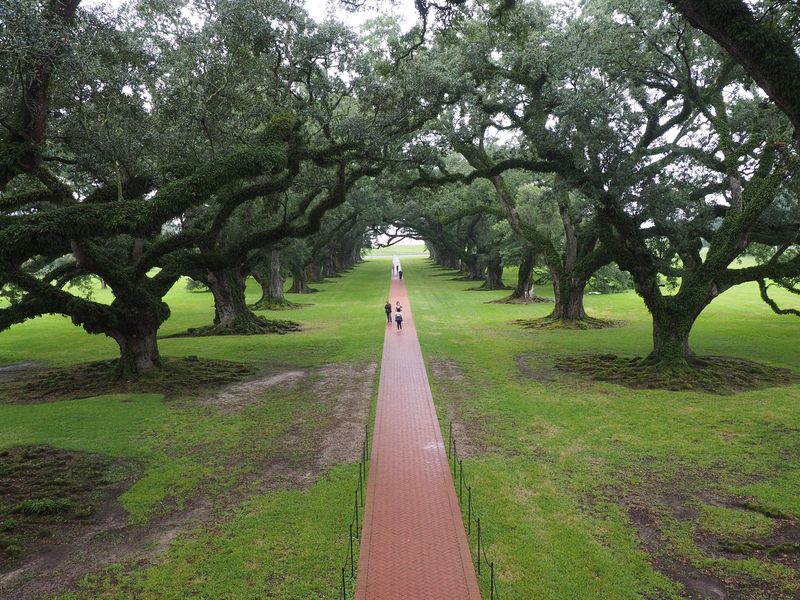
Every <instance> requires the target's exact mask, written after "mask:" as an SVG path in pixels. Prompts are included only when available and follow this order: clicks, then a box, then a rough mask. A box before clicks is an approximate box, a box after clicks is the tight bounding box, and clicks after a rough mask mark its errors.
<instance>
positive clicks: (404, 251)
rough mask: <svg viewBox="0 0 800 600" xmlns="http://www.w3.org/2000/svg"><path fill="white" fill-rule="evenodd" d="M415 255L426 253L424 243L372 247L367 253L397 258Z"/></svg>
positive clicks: (370, 255)
mask: <svg viewBox="0 0 800 600" xmlns="http://www.w3.org/2000/svg"><path fill="white" fill-rule="evenodd" d="M417 255H425V256H427V255H428V250H427V249H426V248H425V244H395V245H394V246H389V247H388V248H373V249H372V250H370V251H369V254H368V256H369V257H379V256H381V257H384V256H386V257H392V256H397V257H399V258H403V257H407V256H417Z"/></svg>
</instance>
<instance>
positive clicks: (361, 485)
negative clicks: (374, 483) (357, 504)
mask: <svg viewBox="0 0 800 600" xmlns="http://www.w3.org/2000/svg"><path fill="white" fill-rule="evenodd" d="M362 470H363V471H365V473H364V475H365V476H366V470H367V465H365V464H364V463H358V475H359V477H358V489H359V490H361V506H362V507H363V506H364V479H363V478H362V477H361V472H362Z"/></svg>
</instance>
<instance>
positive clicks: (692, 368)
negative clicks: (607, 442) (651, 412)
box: [555, 354, 800, 394]
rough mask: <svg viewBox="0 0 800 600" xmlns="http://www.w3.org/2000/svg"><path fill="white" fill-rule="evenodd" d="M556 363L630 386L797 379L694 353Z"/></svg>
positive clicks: (707, 387)
mask: <svg viewBox="0 0 800 600" xmlns="http://www.w3.org/2000/svg"><path fill="white" fill-rule="evenodd" d="M555 366H556V368H557V369H559V370H561V371H566V372H572V373H580V374H582V375H586V376H588V377H591V378H592V379H596V380H599V381H609V382H612V383H618V384H620V385H624V386H626V387H630V388H637V389H663V390H671V391H688V390H697V391H704V392H710V393H714V394H732V393H735V392H740V391H747V390H756V389H761V388H766V387H779V386H786V385H792V384H794V383H796V382H798V381H800V377H798V376H797V375H796V374H794V373H793V372H792V371H791V370H789V369H782V368H778V367H770V366H768V365H762V364H759V363H756V362H752V361H749V360H744V359H741V358H733V357H726V356H705V357H693V358H690V359H689V360H688V361H687V363H685V364H684V363H678V364H675V363H664V362H661V363H658V362H653V361H652V360H650V359H647V358H641V357H634V358H625V357H619V356H617V355H615V354H586V355H581V356H565V357H562V358H561V359H560V360H559V361H558V362H557V363H556V365H555Z"/></svg>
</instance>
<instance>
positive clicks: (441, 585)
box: [355, 276, 480, 600]
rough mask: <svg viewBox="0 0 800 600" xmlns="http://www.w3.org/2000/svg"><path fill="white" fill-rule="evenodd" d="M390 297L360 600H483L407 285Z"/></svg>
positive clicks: (400, 285) (399, 286) (395, 286)
mask: <svg viewBox="0 0 800 600" xmlns="http://www.w3.org/2000/svg"><path fill="white" fill-rule="evenodd" d="M389 293H390V296H389V300H390V302H391V303H392V306H394V305H395V303H396V302H397V300H400V303H401V304H402V305H403V316H404V321H403V331H397V329H396V326H395V324H394V322H392V324H391V326H389V325H387V326H386V337H385V341H384V345H383V361H382V363H381V381H380V388H379V391H378V409H377V414H376V416H375V428H374V437H373V442H372V458H371V463H370V472H369V484H368V486H367V505H366V509H365V516H364V531H363V535H362V540H361V553H360V557H359V562H358V580H357V583H356V596H355V597H356V598H357V599H359V600H384V599H396V600H422V599H430V600H448V599H453V600H480V592H479V590H478V583H477V580H476V578H475V570H474V568H473V566H472V560H471V558H470V554H469V547H468V544H467V536H466V534H465V533H464V526H463V525H462V521H461V514H460V512H459V508H458V501H457V500H456V494H455V488H454V487H453V480H452V478H451V476H450V470H449V468H448V464H447V456H446V454H445V449H444V442H443V441H442V437H441V433H440V431H439V423H438V421H437V419H436V411H435V409H434V407H433V399H432V398H431V390H430V386H429V385H428V376H427V374H426V372H425V363H424V362H423V361H422V352H421V351H420V347H419V342H418V341H417V332H416V329H415V328H414V321H413V319H412V318H411V310H410V306H409V302H408V296H407V295H406V287H405V282H402V281H398V280H397V278H396V276H393V277H392V284H391V290H390V292H389ZM378 314H380V313H378ZM393 316H394V315H393Z"/></svg>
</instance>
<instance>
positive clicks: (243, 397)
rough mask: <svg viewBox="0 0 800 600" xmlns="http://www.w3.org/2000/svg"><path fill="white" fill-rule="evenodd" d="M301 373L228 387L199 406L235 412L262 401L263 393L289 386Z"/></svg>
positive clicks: (282, 373)
mask: <svg viewBox="0 0 800 600" xmlns="http://www.w3.org/2000/svg"><path fill="white" fill-rule="evenodd" d="M304 374H305V373H304V372H303V371H281V372H279V373H270V374H267V375H263V376H261V377H257V378H255V379H248V380H247V381H242V382H240V383H234V384H231V385H228V386H226V387H224V388H222V389H221V390H219V391H218V392H217V393H215V394H213V395H211V396H209V397H207V398H204V399H203V400H202V401H201V404H207V405H210V406H216V407H219V408H222V409H223V410H225V411H236V410H239V409H241V408H244V407H245V406H250V405H251V404H255V403H256V402H259V401H260V400H262V399H263V397H264V394H265V392H267V391H268V390H271V389H273V388H275V387H277V386H283V385H291V384H293V383H295V382H297V381H298V380H299V379H300V378H302V377H303V376H304Z"/></svg>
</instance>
